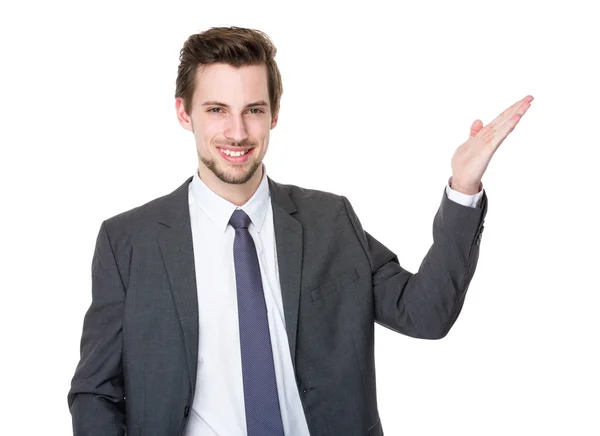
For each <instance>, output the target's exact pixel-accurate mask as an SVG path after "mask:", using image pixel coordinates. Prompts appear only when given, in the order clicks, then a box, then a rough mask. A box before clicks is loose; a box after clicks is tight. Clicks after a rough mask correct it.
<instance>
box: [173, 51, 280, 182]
mask: <svg viewBox="0 0 600 436" xmlns="http://www.w3.org/2000/svg"><path fill="white" fill-rule="evenodd" d="M176 109H177V117H178V120H179V123H180V124H181V126H182V127H183V128H185V129H187V130H189V131H191V132H193V134H194V137H195V140H196V149H197V153H198V160H199V173H200V174H199V175H200V178H202V179H203V180H204V181H205V183H207V184H208V185H209V186H210V184H214V183H225V184H230V185H231V184H232V185H238V184H245V183H248V182H250V183H252V181H254V182H256V183H255V185H256V186H257V185H258V182H260V179H261V177H262V171H258V172H257V170H258V169H259V168H260V167H261V164H262V160H263V158H264V156H265V154H266V152H267V148H268V146H269V133H270V130H271V129H272V128H274V127H275V125H276V124H277V116H275V117H274V118H271V107H270V104H269V91H268V83H267V68H266V66H265V65H249V66H243V67H239V68H236V67H233V66H231V65H228V64H221V63H217V64H210V65H205V66H203V67H202V68H200V69H199V70H198V72H197V74H196V87H195V90H194V96H193V99H192V104H191V110H190V113H189V114H188V113H186V111H185V108H184V102H183V100H182V99H181V98H177V99H176Z"/></svg>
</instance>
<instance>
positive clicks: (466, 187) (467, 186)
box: [448, 177, 481, 195]
mask: <svg viewBox="0 0 600 436" xmlns="http://www.w3.org/2000/svg"><path fill="white" fill-rule="evenodd" d="M448 184H449V185H450V188H451V189H453V190H455V191H458V192H460V193H462V194H466V195H475V194H477V193H478V192H479V191H481V182H479V183H477V184H473V183H461V182H460V181H457V180H456V179H454V177H450V180H449V182H448Z"/></svg>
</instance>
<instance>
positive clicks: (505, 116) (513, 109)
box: [489, 95, 533, 128]
mask: <svg viewBox="0 0 600 436" xmlns="http://www.w3.org/2000/svg"><path fill="white" fill-rule="evenodd" d="M532 101H533V96H531V95H527V96H526V97H525V98H522V99H521V100H519V101H517V102H516V103H514V104H513V105H511V106H510V107H509V108H507V109H506V110H505V111H504V112H502V113H501V114H500V115H498V116H497V117H496V118H495V119H494V120H493V121H492V122H491V123H490V124H489V125H490V126H492V127H493V128H496V127H497V126H498V125H501V124H503V123H505V122H506V121H507V120H509V119H510V118H512V116H513V115H514V114H515V113H517V112H518V111H519V110H520V108H521V105H525V104H527V105H530V103H531V102H532ZM527 107H529V106H527Z"/></svg>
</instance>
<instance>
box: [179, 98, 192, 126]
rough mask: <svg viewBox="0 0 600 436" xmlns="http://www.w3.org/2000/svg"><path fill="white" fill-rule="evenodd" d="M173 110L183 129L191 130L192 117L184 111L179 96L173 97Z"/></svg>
mask: <svg viewBox="0 0 600 436" xmlns="http://www.w3.org/2000/svg"><path fill="white" fill-rule="evenodd" d="M175 111H176V112H177V121H179V124H180V125H181V127H183V128H184V129H185V130H189V131H190V132H193V131H194V127H193V126H192V119H191V118H190V116H189V115H188V113H187V112H186V111H185V107H184V104H183V99H182V98H181V97H177V98H176V99H175Z"/></svg>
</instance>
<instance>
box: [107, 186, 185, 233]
mask: <svg viewBox="0 0 600 436" xmlns="http://www.w3.org/2000/svg"><path fill="white" fill-rule="evenodd" d="M190 181H191V177H190V178H188V179H187V180H186V181H185V182H184V183H183V184H182V185H181V186H179V187H178V188H177V189H175V190H174V191H172V192H170V193H168V194H165V195H162V196H160V197H157V198H154V199H152V200H150V201H148V202H146V203H143V204H141V205H138V206H135V207H132V208H131V209H128V210H125V211H123V212H120V213H118V214H116V215H113V216H110V217H108V218H106V219H105V220H104V221H103V223H102V224H103V225H104V227H105V228H106V230H107V232H108V233H109V234H111V235H115V236H119V235H122V234H131V233H140V232H141V233H146V232H147V231H149V230H151V229H155V228H156V225H157V223H158V222H160V221H161V220H162V219H164V218H165V217H170V216H173V215H176V214H180V213H185V212H187V210H188V207H189V205H188V185H189V182H190Z"/></svg>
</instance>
